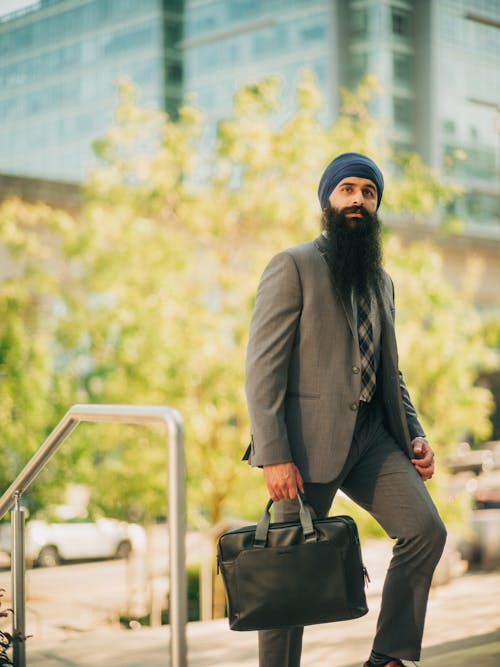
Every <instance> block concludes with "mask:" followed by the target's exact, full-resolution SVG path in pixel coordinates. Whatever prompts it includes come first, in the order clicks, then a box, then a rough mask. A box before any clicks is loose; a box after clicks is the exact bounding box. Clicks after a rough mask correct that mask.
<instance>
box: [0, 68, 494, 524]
mask: <svg viewBox="0 0 500 667" xmlns="http://www.w3.org/2000/svg"><path fill="white" fill-rule="evenodd" d="M342 94H343V106H342V109H341V113H340V116H339V118H338V120H337V122H336V123H335V124H334V125H333V126H331V127H325V126H324V125H323V124H322V123H321V122H320V120H319V116H320V113H321V108H322V100H321V96H320V94H319V92H318V89H317V86H316V84H315V82H314V79H313V77H312V75H311V74H310V72H304V75H303V77H302V78H301V80H300V82H299V84H298V87H297V106H296V111H295V112H294V113H293V114H292V115H291V116H290V117H289V118H288V119H287V120H286V121H285V122H284V123H283V122H278V119H279V112H280V110H281V97H280V85H279V82H278V81H277V80H275V79H269V80H266V81H263V82H261V83H259V84H255V85H252V86H247V87H244V88H242V89H241V90H240V91H239V92H238V93H237V95H236V97H235V101H234V109H233V112H232V114H231V116H230V117H229V118H227V119H226V120H225V121H223V122H221V123H220V124H219V127H218V131H217V139H216V142H215V144H214V145H213V146H210V147H207V146H206V145H203V143H201V144H200V139H201V137H202V136H203V131H204V127H205V125H204V120H203V118H202V116H201V115H200V113H199V112H198V111H197V110H196V109H195V108H194V107H192V106H186V107H185V108H184V109H181V111H180V114H179V119H178V120H176V121H175V122H174V121H172V120H171V119H170V118H168V116H166V115H165V114H164V113H161V112H158V111H155V110H153V109H149V108H142V107H140V106H138V105H137V103H136V99H135V91H134V88H133V87H132V86H131V85H130V84H127V83H125V84H123V85H122V88H121V96H120V101H119V105H118V108H117V114H116V123H115V125H114V127H112V128H111V129H110V131H109V132H108V133H107V134H106V136H105V137H103V138H102V139H101V140H100V141H99V142H97V144H96V150H97V155H98V157H99V160H100V164H99V166H98V167H97V168H96V169H95V170H94V172H93V173H92V174H90V176H89V179H88V182H87V185H86V205H85V209H84V211H83V213H82V216H81V219H79V221H78V225H77V226H76V227H74V228H73V233H72V234H67V235H65V236H64V243H62V244H61V246H60V247H59V248H58V251H59V253H60V254H62V256H63V258H64V262H63V268H64V283H63V284H60V285H59V286H58V291H57V302H58V304H59V307H58V308H57V309H56V310H54V312H53V314H52V317H51V318H50V323H51V329H50V331H51V336H52V345H48V346H46V348H44V350H45V349H46V350H48V352H47V354H45V352H44V353H43V354H42V358H43V360H44V361H45V363H46V364H47V366H48V369H47V371H46V372H47V378H48V379H47V382H52V384H53V385H54V387H55V389H56V391H55V396H56V399H57V400H56V402H55V403H54V406H53V411H54V410H55V411H57V412H59V415H60V414H62V413H63V412H64V411H65V410H66V409H67V407H68V406H69V405H70V404H71V403H73V402H96V403H97V402H98V403H139V404H146V403H157V404H168V405H172V406H174V407H176V408H177V409H178V410H179V411H180V412H181V414H182V415H183V417H184V420H185V425H186V451H187V473H188V510H189V514H190V520H191V522H192V524H193V525H197V526H204V525H208V524H211V523H214V522H217V521H218V520H219V519H220V518H222V517H223V516H224V515H231V514H237V515H240V516H248V517H254V516H255V514H256V512H257V511H258V509H259V508H260V507H261V506H262V504H263V502H264V500H265V490H264V486H263V483H262V480H261V475H259V474H258V472H256V471H250V470H249V469H248V468H247V467H246V466H245V465H243V464H242V463H241V462H240V458H241V455H242V453H243V451H244V449H245V447H246V444H247V442H248V439H249V425H248V418H247V415H246V406H245V398H244V392H243V384H244V377H243V372H244V354H245V345H246V337H247V331H248V325H249V321H250V314H251V310H252V306H253V299H254V294H255V290H256V287H257V282H258V279H259V276H260V274H261V272H262V270H263V268H264V266H265V264H266V263H267V261H268V259H269V258H270V256H271V255H272V254H273V253H274V252H275V251H277V250H279V249H281V248H283V247H285V246H287V245H291V244H293V243H296V242H300V241H302V240H305V239H307V238H312V237H313V236H315V235H316V234H317V233H318V230H319V207H318V204H317V202H316V200H315V191H316V187H317V180H318V175H319V173H320V172H321V170H322V168H323V166H324V165H326V164H327V162H328V161H329V160H330V159H331V157H332V155H334V154H336V153H338V152H341V151H343V150H357V151H362V152H368V153H370V154H371V155H373V156H374V158H375V159H376V160H377V161H379V162H380V163H381V164H382V165H383V167H384V172H385V173H386V174H387V181H388V185H387V191H386V193H385V194H384V209H383V210H384V215H401V214H402V213H403V212H404V214H405V215H408V214H409V216H410V217H412V216H413V217H418V216H423V215H432V214H433V212H434V210H435V209H437V208H439V207H441V206H442V205H443V203H444V202H445V201H446V198H447V197H449V196H450V192H449V190H448V189H446V188H444V187H443V186H442V185H441V184H440V183H439V181H438V180H437V179H436V178H435V176H434V175H433V174H432V173H429V172H428V170H426V168H425V167H424V166H423V165H422V163H421V161H420V160H419V159H418V158H417V157H416V156H404V159H403V158H401V159H399V156H394V155H393V154H392V153H391V151H390V149H389V147H388V146H387V144H386V143H385V142H384V140H383V133H382V132H381V128H380V127H379V125H378V124H377V123H376V122H375V121H374V120H373V118H371V117H370V114H369V112H368V106H369V102H370V100H371V98H372V96H373V95H374V94H376V82H375V81H374V80H373V79H367V80H366V81H364V82H363V83H362V84H361V86H360V88H359V89H358V90H357V91H356V93H350V92H348V91H343V93H342ZM200 146H201V148H200ZM396 158H398V159H396ZM408 209H409V210H408ZM386 254H387V259H388V264H389V266H390V269H391V272H392V273H394V277H395V282H396V288H397V302H398V306H399V308H398V313H399V320H398V327H399V334H400V344H401V357H402V358H401V366H402V368H403V370H406V377H407V381H408V384H409V386H410V390H411V392H412V394H413V396H414V398H415V402H416V403H417V406H418V407H419V409H420V411H421V413H422V416H423V420H424V423H425V426H426V428H427V429H428V431H429V435H431V436H432V438H433V442H434V444H435V445H436V447H437V448H438V449H442V450H443V451H444V450H445V449H446V447H447V446H448V445H449V443H450V442H453V441H455V440H456V439H458V438H461V437H462V434H463V432H464V430H469V431H471V432H472V433H477V434H480V435H481V436H483V435H484V434H485V433H486V430H487V415H488V411H489V409H490V407H491V400H490V396H489V394H488V393H487V392H484V391H483V390H478V389H477V388H476V387H475V386H474V383H475V378H476V376H477V372H478V370H479V365H480V364H481V363H483V362H484V363H489V360H488V359H487V356H486V354H485V348H484V345H483V344H482V342H481V339H480V336H479V335H478V333H477V332H478V327H479V326H480V323H479V321H478V319H477V317H476V315H475V313H474V311H473V309H472V307H471V306H470V305H467V303H466V302H465V301H464V300H463V299H460V298H459V296H458V295H456V294H454V293H452V292H451V291H450V290H449V288H448V287H446V286H445V285H444V284H443V283H442V276H441V273H440V269H439V267H437V266H436V265H435V253H434V251H430V250H427V249H423V248H422V247H419V246H415V247H412V248H410V249H408V248H404V249H403V248H399V247H398V246H397V245H394V244H393V241H392V240H388V242H387V245H386ZM21 287H22V291H23V290H24V291H25V290H26V288H25V287H23V286H21ZM48 293H50V291H49V292H48ZM460 318H466V321H467V327H464V326H458V323H459V322H460ZM449 325H452V327H453V332H452V335H450V336H449V337H448V339H446V337H445V329H446V327H448V326H449ZM23 326H24V324H23ZM23 331H24V330H23ZM37 335H38V334H37ZM40 340H42V339H41V338H40ZM434 350H436V351H437V352H438V355H439V356H440V357H441V358H440V359H436V358H435V356H436V355H435V354H434ZM446 355H448V357H447V356H446ZM450 355H451V357H452V360H453V363H450V364H448V365H447V364H445V363H443V359H446V358H449V357H450ZM462 360H463V361H464V363H465V372H464V373H463V374H460V372H459V370H460V364H461V363H462ZM51 368H52V371H51V370H50V369H51ZM51 373H52V375H51ZM11 391H12V388H11ZM40 394H41V395H42V396H43V395H44V391H43V389H42V390H40ZM445 403H446V406H447V410H446V412H445V414H446V416H447V419H446V420H444V419H443V405H444V404H445ZM450 406H454V407H453V414H452V415H451V413H450ZM455 410H456V412H457V414H455V412H454V411H455ZM459 412H460V415H459V414H458V413H459ZM59 415H58V416H59ZM450 415H451V416H450ZM448 417H449V418H448ZM53 419H54V417H53V412H50V411H49V412H48V413H47V415H46V416H45V418H44V419H42V422H43V425H44V427H45V428H47V425H49V424H50V425H53ZM445 421H446V424H445V423H442V422H445ZM72 439H74V441H73V442H72V444H71V447H69V448H68V451H67V453H66V454H64V455H62V456H61V458H60V463H59V464H57V465H58V466H59V468H57V466H56V468H55V472H54V473H53V475H52V477H51V483H53V485H54V486H55V481H56V479H57V480H59V479H60V478H59V477H58V475H59V472H58V470H62V469H63V468H64V466H66V470H67V467H68V466H71V468H72V470H74V472H75V477H76V478H77V480H76V481H80V482H86V483H87V484H88V485H89V486H90V487H91V488H92V489H93V490H94V494H93V502H94V504H95V505H97V506H99V507H100V508H101V509H103V510H104V511H106V512H109V513H113V514H115V515H121V516H124V517H129V516H134V517H135V516H137V515H138V514H139V515H140V514H142V515H144V516H154V515H156V514H162V513H163V512H164V497H165V490H164V488H165V466H164V461H165V451H164V449H165V446H164V441H163V437H161V436H160V435H159V434H158V433H156V432H155V431H153V430H152V431H151V432H147V431H146V430H145V429H142V430H139V429H138V428H135V427H130V428H126V427H124V426H122V425H120V426H116V425H106V426H88V427H87V426H85V427H81V429H79V430H78V431H77V433H75V434H74V435H73V436H72Z"/></svg>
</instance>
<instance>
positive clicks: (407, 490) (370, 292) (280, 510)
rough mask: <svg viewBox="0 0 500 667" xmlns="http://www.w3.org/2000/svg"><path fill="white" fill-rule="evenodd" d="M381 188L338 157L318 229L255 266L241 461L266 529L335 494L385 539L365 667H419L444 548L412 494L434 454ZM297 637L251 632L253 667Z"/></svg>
mask: <svg viewBox="0 0 500 667" xmlns="http://www.w3.org/2000/svg"><path fill="white" fill-rule="evenodd" d="M383 191H384V179H383V176H382V173H381V171H380V169H379V168H378V167H377V165H376V164H375V163H374V162H373V161H372V160H371V159H370V158H369V157H367V156H365V155H361V154H359V153H343V154H342V155H339V156H337V157H336V158H335V159H334V160H333V161H332V162H331V163H330V164H329V165H328V166H327V168H326V169H325V171H324V173H323V175H322V177H321V180H320V183H319V188H318V196H319V201H320V204H321V208H322V212H323V231H322V233H321V234H320V236H319V237H318V238H316V239H315V240H313V241H310V242H306V243H303V244H301V245H298V246H296V247H293V248H290V249H288V250H285V251H283V252H281V253H279V254H278V255H276V256H275V257H273V258H272V259H271V261H270V263H269V264H268V266H267V268H266V269H265V271H264V273H263V275H262V278H261V281H260V284H259V287H258V291H257V296H256V301H255V309H254V313H253V316H252V321H251V325H250V333H249V342H248V349H247V364H246V393H247V402H248V409H249V414H250V421H251V427H252V439H251V443H250V445H249V448H248V450H247V452H246V454H245V458H246V459H248V460H249V463H250V464H251V465H253V466H258V467H262V468H263V472H264V480H265V483H266V486H267V490H268V493H269V496H270V497H271V498H272V500H273V501H274V510H275V513H274V518H275V520H276V521H290V520H297V519H298V500H297V493H298V492H299V491H300V492H301V493H305V496H306V498H307V500H308V502H309V503H310V504H311V505H312V506H313V508H314V510H315V511H316V514H317V515H318V517H325V516H327V514H328V512H329V510H330V507H331V505H332V502H333V498H334V496H335V494H336V492H337V491H338V489H341V490H342V491H343V492H344V493H345V494H346V495H347V496H349V497H350V498H351V499H352V500H354V501H355V502H356V503H357V504H358V505H360V506H361V507H363V508H364V509H365V510H367V511H368V512H370V514H371V515H372V516H373V517H374V518H375V519H376V520H377V521H378V522H379V523H380V525H381V526H382V527H383V528H384V530H385V531H386V532H387V534H388V535H389V536H390V537H391V538H392V539H394V540H396V541H395V545H394V549H393V557H392V561H391V563H390V567H389V569H388V572H387V576H386V580H385V584H384V589H383V594H382V604H381V609H380V613H379V618H378V624H377V631H376V635H375V638H374V642H373V649H372V652H371V655H370V657H369V659H368V661H367V662H365V667H381V666H382V665H386V666H389V667H398V666H399V667H401V666H402V665H404V663H403V662H402V660H403V659H406V660H412V661H414V660H419V658H420V650H421V643H422V634H423V629H424V619H425V613H426V606H427V599H428V593H429V588H430V585H431V580H432V576H433V573H434V569H435V567H436V565H437V563H438V561H439V558H440V557H441V553H442V551H443V548H444V543H445V539H446V530H445V527H444V525H443V523H442V521H441V519H440V517H439V515H438V512H437V510H436V508H435V506H434V503H433V502H432V499H431V497H430V495H429V493H428V492H427V489H426V487H425V485H424V482H426V481H427V480H428V479H430V478H431V477H432V475H433V473H434V454H433V452H432V449H431V448H430V446H429V444H428V442H427V440H426V438H425V433H424V430H423V428H422V426H421V425H420V423H419V420H418V417H417V413H416V411H415V408H414V407H413V405H412V403H411V400H410V396H409V394H408V390H407V388H406V385H405V382H404V380H403V376H402V374H401V372H400V370H399V367H398V353H397V346H396V337H395V331H394V289H393V284H392V281H391V279H390V277H389V275H388V274H387V273H385V271H384V270H383V269H382V265H381V261H382V260H381V258H382V253H381V240H380V225H379V220H378V216H377V211H378V208H379V205H380V202H381V200H382V194H383ZM297 585H307V583H306V582H303V583H302V584H301V582H298V584H297ZM302 634H303V628H302V627H293V628H289V629H287V628H285V629H279V630H265V631H261V632H259V664H260V667H299V665H300V656H301V648H302ZM332 667H333V666H332Z"/></svg>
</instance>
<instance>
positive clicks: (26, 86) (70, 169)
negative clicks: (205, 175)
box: [0, 0, 183, 181]
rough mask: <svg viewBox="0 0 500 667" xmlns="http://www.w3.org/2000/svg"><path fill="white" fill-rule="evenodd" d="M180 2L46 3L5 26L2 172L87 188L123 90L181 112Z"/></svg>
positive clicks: (0, 50) (1, 22) (0, 49)
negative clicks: (123, 81) (126, 86)
mask: <svg viewBox="0 0 500 667" xmlns="http://www.w3.org/2000/svg"><path fill="white" fill-rule="evenodd" d="M182 9H183V2H182V0H165V1H162V0H140V2H138V1H137V0H41V1H40V2H38V3H36V4H34V5H32V6H28V7H26V8H25V9H21V10H19V11H17V12H14V13H11V14H8V15H6V16H3V17H1V18H0V119H1V122H0V172H3V173H7V174H14V175H27V176H31V177H38V178H46V179H55V180H67V181H81V180H82V179H83V178H84V175H85V170H86V168H87V167H88V165H89V164H91V163H92V155H93V154H92V148H91V144H92V141H93V140H95V138H96V137H99V136H101V135H102V134H103V133H104V132H105V131H106V130H107V129H108V128H109V127H110V126H111V124H112V121H113V111H114V108H115V107H116V102H117V96H116V91H117V81H118V80H119V79H120V77H126V78H128V79H130V80H132V81H134V82H135V83H136V84H137V85H138V87H139V90H140V100H141V101H142V102H144V103H151V104H154V105H156V106H157V107H159V108H162V109H166V110H167V111H169V112H171V113H174V114H175V111H176V109H177V108H178V105H179V103H180V101H181V97H182V60H181V54H180V51H179V49H178V47H177V45H178V44H179V42H180V40H181V34H182Z"/></svg>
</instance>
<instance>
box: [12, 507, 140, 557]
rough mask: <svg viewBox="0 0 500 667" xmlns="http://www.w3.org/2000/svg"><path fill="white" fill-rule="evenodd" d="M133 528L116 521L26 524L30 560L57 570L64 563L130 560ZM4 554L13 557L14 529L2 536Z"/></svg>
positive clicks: (98, 520) (73, 520)
mask: <svg viewBox="0 0 500 667" xmlns="http://www.w3.org/2000/svg"><path fill="white" fill-rule="evenodd" d="M132 533H133V531H131V525H130V524H128V523H126V522H123V521H117V520H116V519H107V518H100V519H96V520H95V521H91V520H88V521H87V520H84V519H72V520H70V521H64V522H56V523H47V522H46V521H42V520H37V519H35V520H33V521H28V522H27V523H26V535H25V550H26V560H27V562H28V563H33V564H34V565H38V566H39V567H53V566H55V565H59V564H60V563H61V562H62V561H70V560H87V559H89V560H90V559H103V558H127V557H128V556H129V554H130V553H131V551H132V545H133V539H132ZM0 550H1V551H5V552H6V553H10V525H9V524H4V525H2V527H1V532H0Z"/></svg>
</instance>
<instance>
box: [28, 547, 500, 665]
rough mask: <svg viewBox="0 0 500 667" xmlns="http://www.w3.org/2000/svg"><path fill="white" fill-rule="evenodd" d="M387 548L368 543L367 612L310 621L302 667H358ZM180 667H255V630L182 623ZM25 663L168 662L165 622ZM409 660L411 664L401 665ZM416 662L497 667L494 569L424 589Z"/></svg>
mask: <svg viewBox="0 0 500 667" xmlns="http://www.w3.org/2000/svg"><path fill="white" fill-rule="evenodd" d="M388 557H389V551H388V550H387V547H385V548H384V549H383V550H382V551H380V549H368V550H366V553H365V552H364V560H365V563H366V565H367V567H368V570H369V572H370V576H371V578H372V583H371V584H370V586H369V588H368V591H367V597H368V606H369V608H370V611H369V613H368V614H367V615H366V616H364V617H362V618H359V619H356V620H353V621H344V622H341V623H329V624H324V625H316V626H310V627H308V628H306V630H305V634H304V649H303V657H302V667H361V665H362V664H363V662H364V660H366V658H367V656H368V654H369V652H370V648H371V639H372V637H373V634H374V632H375V625H376V619H377V612H378V609H379V607H380V592H381V587H382V581H383V574H384V572H385V568H386V566H387V560H388ZM187 644H188V667H257V664H258V662H257V636H256V633H255V632H231V631H230V630H229V628H228V624H227V620H226V619H221V620H215V621H205V622H192V623H188V626H187ZM26 650H27V664H28V667H31V666H36V667H90V666H92V667H100V666H101V665H102V666H103V667H104V666H106V667H168V666H169V665H170V660H169V636H168V627H165V626H164V627H162V628H147V629H146V628H143V629H140V630H136V631H132V630H124V629H121V628H113V627H109V626H108V627H103V628H100V629H98V630H93V631H90V632H82V633H80V634H79V635H74V634H73V635H70V636H67V637H66V638H63V637H61V636H60V635H56V634H55V635H53V636H52V637H46V638H45V639H44V640H43V641H38V640H37V639H36V637H32V638H31V639H29V640H28V643H27V645H26ZM409 664H411V663H409ZM419 665H421V667H499V666H500V571H495V572H481V573H467V574H464V575H462V576H458V577H456V578H454V579H452V580H451V581H450V582H449V583H447V584H444V585H442V586H437V587H435V588H433V589H432V590H431V595H430V599H429V608H428V615H427V624H426V631H425V635H424V647H423V654H422V660H421V661H420V663H419Z"/></svg>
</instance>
